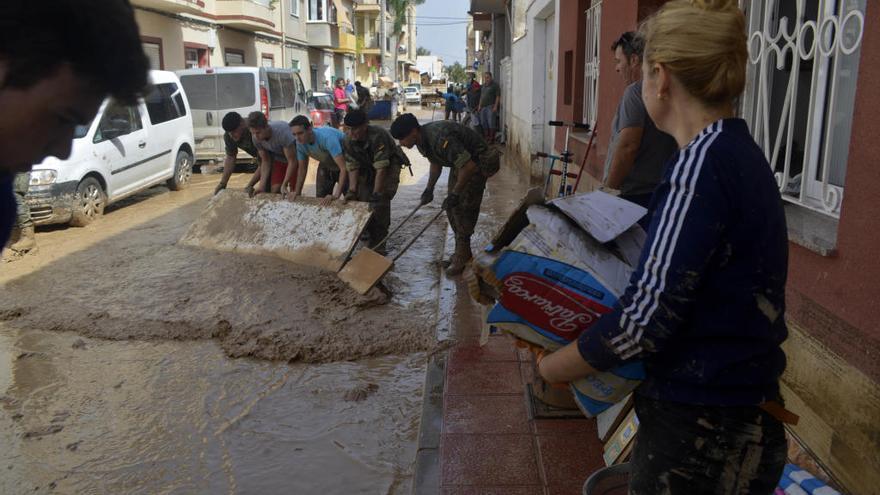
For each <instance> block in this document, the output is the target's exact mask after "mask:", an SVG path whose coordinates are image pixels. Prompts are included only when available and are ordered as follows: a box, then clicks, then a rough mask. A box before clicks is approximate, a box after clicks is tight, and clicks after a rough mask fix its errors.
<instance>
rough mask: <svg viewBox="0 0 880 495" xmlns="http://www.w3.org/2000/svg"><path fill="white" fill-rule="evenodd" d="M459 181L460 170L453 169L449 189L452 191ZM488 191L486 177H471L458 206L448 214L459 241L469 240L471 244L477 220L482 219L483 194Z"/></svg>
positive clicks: (478, 173)
mask: <svg viewBox="0 0 880 495" xmlns="http://www.w3.org/2000/svg"><path fill="white" fill-rule="evenodd" d="M457 181H458V169H455V168H453V169H452V170H450V171H449V185H448V189H449V190H450V191H451V190H452V188H453V187H455V183H456V182H457ZM485 190H486V176H485V175H483V174H482V173H480V172H479V170H478V171H477V172H475V173H474V175H473V176H472V177H471V179H470V180H469V181H468V183H467V184H465V186H464V190H462V191H461V195H460V198H459V199H460V201H459V202H458V206H456V207H455V208H452V209H450V210H449V211H447V212H446V216H447V217H448V218H449V225H450V226H451V227H452V231H453V232H455V238H456V239H457V240H467V241H468V242H470V239H471V236H472V235H473V234H474V227H476V226H477V220H478V219H479V218H480V205H481V204H482V203H483V192H484V191H485Z"/></svg>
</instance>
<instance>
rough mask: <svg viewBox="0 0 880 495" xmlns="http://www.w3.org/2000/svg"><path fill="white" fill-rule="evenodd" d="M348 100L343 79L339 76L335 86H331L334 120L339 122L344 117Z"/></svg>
mask: <svg viewBox="0 0 880 495" xmlns="http://www.w3.org/2000/svg"><path fill="white" fill-rule="evenodd" d="M348 102H349V99H348V95H347V94H346V93H345V81H344V80H343V79H342V78H339V79H337V80H336V87H335V88H333V111H334V112H335V113H336V121H337V122H339V123H340V124H341V123H342V119H343V118H344V117H345V110H346V109H347V108H348Z"/></svg>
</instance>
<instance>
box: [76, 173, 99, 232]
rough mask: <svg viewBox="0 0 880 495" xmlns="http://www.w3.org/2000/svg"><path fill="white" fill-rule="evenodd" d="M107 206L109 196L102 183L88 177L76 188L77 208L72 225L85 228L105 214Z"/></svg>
mask: <svg viewBox="0 0 880 495" xmlns="http://www.w3.org/2000/svg"><path fill="white" fill-rule="evenodd" d="M105 206H107V194H106V193H105V192H104V188H102V187H101V183H100V182H98V180H97V179H95V178H94V177H86V178H85V179H83V180H82V182H80V183H79V185H78V186H77V187H76V206H75V207H74V209H73V216H72V217H71V218H70V224H71V225H73V226H74V227H85V226H86V225H88V224H90V223H92V222H93V221H94V220H95V219H96V218H98V217H100V216H101V215H103V214H104V207H105Z"/></svg>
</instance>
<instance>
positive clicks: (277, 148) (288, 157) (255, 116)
mask: <svg viewBox="0 0 880 495" xmlns="http://www.w3.org/2000/svg"><path fill="white" fill-rule="evenodd" d="M247 125H248V129H249V130H250V131H251V134H252V135H253V140H254V146H256V147H257V152H258V153H259V155H260V187H258V188H257V189H256V192H252V191H253V189H249V192H251V195H253V194H259V193H261V192H263V191H265V190H266V185H267V184H269V181H270V180H271V189H270V191H271V192H272V193H275V194H277V193H280V192H282V191H281V184H282V183H283V182H284V176H285V174H286V173H287V168H288V167H291V168H292V169H294V170H296V168H297V163H296V138H294V137H293V134H292V133H291V132H290V127H288V125H287V122H284V121H282V120H273V121H271V122H269V121H268V120H267V119H266V116H265V115H263V114H262V113H260V112H251V113H250V115H248V124H247ZM248 185H249V186H252V185H253V184H248Z"/></svg>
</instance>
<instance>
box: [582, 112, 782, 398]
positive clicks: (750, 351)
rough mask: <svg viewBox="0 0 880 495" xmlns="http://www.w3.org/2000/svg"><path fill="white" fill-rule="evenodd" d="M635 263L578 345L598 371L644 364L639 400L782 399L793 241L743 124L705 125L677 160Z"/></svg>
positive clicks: (654, 203)
mask: <svg viewBox="0 0 880 495" xmlns="http://www.w3.org/2000/svg"><path fill="white" fill-rule="evenodd" d="M651 207H652V211H654V216H653V218H652V220H651V225H650V228H649V230H648V239H647V242H646V243H645V249H644V250H643V252H642V256H641V260H640V262H639V265H638V267H637V269H636V271H635V273H634V274H633V276H632V279H631V280H630V285H629V287H628V288H627V290H626V292H625V293H624V295H623V296H622V297H621V298H620V301H619V303H618V304H617V306H616V307H615V310H614V311H613V312H612V313H609V314H607V315H605V316H604V317H603V318H601V319H600V320H599V322H597V324H596V325H594V326H593V327H592V328H590V330H588V331H587V332H585V333H584V334H583V335H582V336H581V338H580V340H579V341H578V348H579V350H580V352H581V355H582V356H583V358H584V359H585V360H586V361H587V362H589V363H590V364H592V365H593V366H594V367H595V368H597V369H600V370H607V369H609V368H612V367H615V366H617V365H620V364H622V363H625V362H628V361H630V360H635V359H642V360H644V362H645V367H646V373H647V379H646V380H645V381H644V382H643V383H642V385H641V386H640V387H639V388H638V389H637V393H639V394H642V395H644V396H647V397H651V398H654V399H658V400H668V401H674V402H681V403H687V404H702V405H720V406H737V405H753V404H759V403H761V402H764V401H767V400H778V398H779V385H778V379H779V376H780V375H781V374H782V371H783V370H784V369H785V354H784V353H783V352H782V350H781V349H780V344H781V343H782V341H783V340H785V338H786V336H787V335H788V331H787V329H786V325H785V318H784V314H785V280H786V275H787V267H788V241H787V232H786V225H785V216H784V212H783V208H782V199H781V197H780V194H779V190H778V188H777V186H776V181H775V179H774V177H773V173H772V171H771V169H770V166H769V165H768V163H767V160H766V158H765V157H764V155H763V153H762V152H761V150H760V149H759V148H758V146H757V145H756V144H755V142H754V140H753V139H752V137H751V135H750V134H749V131H748V128H747V126H746V123H745V121H743V120H740V119H725V120H720V121H718V122H715V123H713V124H712V125H710V126H709V127H707V128H706V129H704V130H703V131H702V132H701V133H700V134H699V135H698V136H697V137H696V138H694V140H693V141H692V142H691V143H690V144H688V145H687V146H686V147H685V148H684V149H682V150H680V151H679V152H678V153H676V155H675V156H673V157H672V159H671V162H670V164H669V166H668V167H667V171H666V176H665V178H664V180H663V182H662V183H661V184H660V186H658V188H657V190H656V192H655V193H654V198H653V199H652V205H651Z"/></svg>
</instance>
